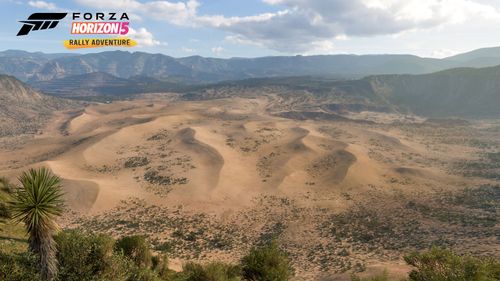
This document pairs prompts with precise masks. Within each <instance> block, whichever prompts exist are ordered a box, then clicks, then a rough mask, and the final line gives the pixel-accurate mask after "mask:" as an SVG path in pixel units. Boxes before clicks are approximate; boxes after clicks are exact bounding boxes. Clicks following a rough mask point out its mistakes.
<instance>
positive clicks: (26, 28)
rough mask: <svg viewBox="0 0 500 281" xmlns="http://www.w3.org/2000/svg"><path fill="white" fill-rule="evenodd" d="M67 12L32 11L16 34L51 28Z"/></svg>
mask: <svg viewBox="0 0 500 281" xmlns="http://www.w3.org/2000/svg"><path fill="white" fill-rule="evenodd" d="M67 14H68V13H34V14H32V15H31V16H29V17H28V20H25V21H19V22H22V23H24V24H23V26H22V27H21V29H20V30H19V32H18V33H17V36H21V35H28V33H30V31H32V30H44V29H52V28H54V27H56V26H57V24H58V23H59V21H60V20H62V19H63V18H64V17H65V16H66V15H67Z"/></svg>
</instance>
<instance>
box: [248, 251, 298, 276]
mask: <svg viewBox="0 0 500 281" xmlns="http://www.w3.org/2000/svg"><path fill="white" fill-rule="evenodd" d="M242 266H243V277H245V279H247V280H259V281H285V280H289V279H290V278H291V277H292V276H293V268H292V266H291V264H290V259H289V258H288V254H287V253H285V252H284V251H282V250H281V249H280V248H279V247H278V244H277V242H276V241H272V242H271V243H270V244H269V245H267V246H264V247H259V248H254V249H252V250H251V251H250V253H249V254H248V255H247V256H245V257H243V259H242Z"/></svg>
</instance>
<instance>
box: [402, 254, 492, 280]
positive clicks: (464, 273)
mask: <svg viewBox="0 0 500 281" xmlns="http://www.w3.org/2000/svg"><path fill="white" fill-rule="evenodd" d="M405 261H406V262H407V263H408V264H409V265H412V266H414V267H415V269H414V270H412V271H411V272H410V274H409V278H410V280H412V281H497V280H500V263H499V262H498V261H495V260H493V259H488V258H476V257H472V256H459V255H457V254H455V253H453V252H452V251H450V250H446V249H442V248H437V247H435V248H432V249H431V250H430V251H428V252H425V253H412V254H410V255H407V256H405Z"/></svg>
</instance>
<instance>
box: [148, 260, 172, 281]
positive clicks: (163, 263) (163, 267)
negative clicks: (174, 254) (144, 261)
mask: <svg viewBox="0 0 500 281" xmlns="http://www.w3.org/2000/svg"><path fill="white" fill-rule="evenodd" d="M151 263H152V265H151V269H152V270H154V271H155V272H156V273H157V274H158V276H159V277H160V278H162V279H164V280H170V279H171V278H172V277H173V276H174V275H175V271H173V270H171V269H170V268H168V258H167V256H153V257H152V258H151Z"/></svg>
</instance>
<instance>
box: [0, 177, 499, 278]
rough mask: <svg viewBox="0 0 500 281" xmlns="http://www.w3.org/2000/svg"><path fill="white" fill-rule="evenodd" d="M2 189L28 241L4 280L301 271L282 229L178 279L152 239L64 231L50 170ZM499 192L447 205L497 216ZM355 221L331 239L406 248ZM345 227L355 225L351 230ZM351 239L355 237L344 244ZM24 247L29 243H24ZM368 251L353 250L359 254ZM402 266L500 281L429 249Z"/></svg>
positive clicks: (483, 268) (491, 271)
mask: <svg viewBox="0 0 500 281" xmlns="http://www.w3.org/2000/svg"><path fill="white" fill-rule="evenodd" d="M1 182H2V197H1V198H0V199H1V200H0V204H1V206H3V207H2V208H3V210H4V212H3V213H2V214H3V217H4V220H9V218H10V217H12V220H13V222H14V223H21V224H24V226H25V231H26V233H27V235H28V240H27V242H28V243H26V244H25V245H26V247H25V249H27V251H26V250H12V249H7V250H4V249H3V248H2V249H0V261H1V262H0V279H1V280H9V281H17V280H19V281H21V280H42V281H46V280H65V281H66V280H109V281H112V280H113V281H114V280H117V281H118V280H124V281H125V280H126V281H134V280H137V281H161V280H163V281H238V280H239V281H242V280H249V281H256V280H258V281H286V280H296V279H294V278H295V277H294V276H295V271H296V269H295V268H294V265H293V263H292V260H291V257H290V253H289V252H287V251H286V250H285V249H286V248H284V247H283V246H282V245H280V243H279V242H278V240H276V238H277V237H279V235H280V234H279V233H280V230H279V228H280V227H278V226H275V227H274V230H270V231H271V232H270V233H269V235H268V238H267V239H266V238H262V240H260V241H261V243H260V244H259V245H257V246H255V247H252V248H251V249H250V250H249V251H248V252H247V253H246V254H244V255H243V256H242V257H241V259H240V260H239V262H237V263H227V262H221V261H211V262H208V263H197V262H186V263H185V264H184V265H183V266H182V270H180V271H174V270H172V269H170V267H169V257H168V251H167V252H164V251H161V250H162V249H161V247H152V243H151V237H147V236H141V235H129V236H121V237H118V239H117V238H115V237H113V236H110V235H108V234H101V233H98V232H88V231H84V230H82V229H80V230H77V229H73V230H72V229H66V230H61V231H59V228H58V227H57V225H56V222H55V219H56V217H57V216H59V215H61V214H62V212H63V209H62V206H63V205H62V203H63V202H62V197H61V196H62V190H61V181H60V178H59V177H57V176H56V175H54V174H52V172H50V171H49V170H48V169H46V168H40V169H31V170H29V171H27V172H24V173H22V174H21V176H20V177H19V182H20V186H17V187H13V185H12V184H11V183H9V182H8V181H7V180H2V181H1ZM496 191H497V190H496V189H493V188H492V187H488V186H485V187H481V188H480V189H477V190H473V191H471V190H469V189H466V190H464V191H463V192H462V193H459V194H455V195H454V196H453V197H450V199H447V200H449V201H450V202H451V203H452V204H459V205H470V206H473V207H476V208H480V209H484V210H485V211H486V212H492V210H493V209H492V208H496V207H497V206H496V205H492V204H496V203H495V202H496V201H495V202H490V201H489V200H490V197H492V194H493V197H495V196H496V195H495V194H496V193H495V192H496ZM281 201H282V203H283V204H285V205H289V204H290V202H287V201H286V200H281ZM11 214H12V215H11ZM358 216H359V217H358ZM349 217H350V219H347V218H346V217H337V218H332V220H331V221H332V226H328V227H333V228H331V229H330V230H328V232H329V233H331V235H333V236H334V237H333V238H334V239H345V238H348V237H350V238H349V239H354V240H355V241H359V242H362V241H365V240H369V241H371V243H373V244H374V245H377V244H379V243H386V242H382V241H385V240H382V239H383V237H384V236H387V235H388V236H391V237H395V238H397V239H399V240H401V241H404V240H403V239H402V238H401V237H399V236H397V235H396V234H395V233H394V231H398V230H396V229H395V227H394V226H393V225H391V224H388V223H387V222H384V219H383V218H380V217H379V218H377V217H369V215H368V214H364V215H363V214H362V213H357V215H356V216H352V215H349ZM345 220H349V221H351V220H352V221H353V224H351V223H350V222H347V221H345ZM362 220H367V223H364V224H363V228H362V229H360V228H356V225H357V224H362V223H363V221H362ZM4 223H5V221H4ZM347 226H349V227H347ZM352 231H359V233H358V232H352ZM411 231H415V230H414V229H413V230H409V232H408V233H406V234H405V233H400V235H402V236H405V235H409V234H410V232H411ZM398 232H399V231H398ZM349 233H350V234H349ZM263 234H264V233H263ZM348 234H349V236H346V235H348ZM198 235H201V236H203V235H204V234H203V233H199V234H198ZM398 235H399V234H398ZM398 237H399V238H398ZM1 239H2V240H4V239H9V238H6V237H2V238H1ZM409 239H415V238H409ZM20 240H21V241H25V240H24V239H23V238H20ZM416 242H418V240H416ZM23 243H24V242H23ZM403 243H404V242H403ZM382 245H384V247H394V246H395V245H393V244H389V245H385V244H382ZM366 250H367V249H363V248H358V249H357V248H353V251H366ZM368 250H369V249H368ZM371 250H376V249H371ZM339 255H349V252H348V251H346V249H343V250H342V251H340V252H339ZM311 258H314V257H313V256H311ZM404 260H405V262H406V263H407V264H408V265H409V266H410V267H411V270H410V271H409V273H408V276H407V280H408V281H428V280H432V281H455V280H463V281H469V280H470V281H473V280H474V281H476V280H477V281H494V280H498V279H499V278H500V262H499V261H498V260H496V259H495V258H494V257H475V256H472V255H469V254H461V255H460V254H457V253H456V252H453V251H451V250H448V249H445V248H443V247H431V248H430V250H428V251H427V250H425V249H423V250H422V251H420V252H417V251H413V252H411V253H409V254H408V255H406V256H404ZM326 264H328V263H325V266H326ZM361 271H362V270H361ZM353 272H358V271H356V270H355V271H353ZM297 280H298V279H297ZM351 280H352V281H363V280H366V281H370V280H371V281H384V280H392V278H391V276H389V274H388V273H387V272H386V271H384V272H382V273H381V274H379V275H373V276H369V277H367V276H366V274H365V276H363V277H361V276H358V275H356V274H355V273H353V275H352V276H351Z"/></svg>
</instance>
